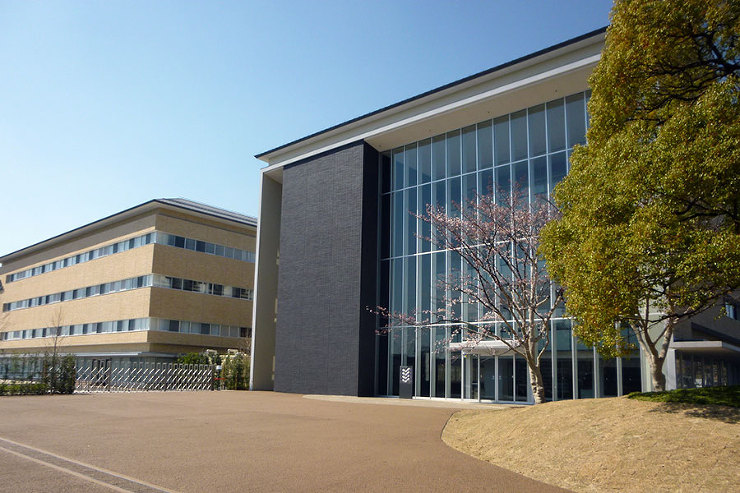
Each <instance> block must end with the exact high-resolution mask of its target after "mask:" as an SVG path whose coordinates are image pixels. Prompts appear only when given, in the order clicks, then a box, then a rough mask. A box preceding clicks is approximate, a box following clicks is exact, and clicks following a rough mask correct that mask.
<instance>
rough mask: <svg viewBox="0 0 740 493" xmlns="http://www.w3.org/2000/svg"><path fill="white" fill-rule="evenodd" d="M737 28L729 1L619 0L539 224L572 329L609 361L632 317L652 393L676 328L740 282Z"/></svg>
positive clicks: (737, 14)
mask: <svg viewBox="0 0 740 493" xmlns="http://www.w3.org/2000/svg"><path fill="white" fill-rule="evenodd" d="M739 27H740V2H738V1H736V0H724V1H723V0H662V1H661V0H618V1H617V2H615V5H614V9H613V11H612V24H611V26H610V27H609V29H608V30H607V34H606V46H605V48H604V51H603V52H602V57H601V61H600V62H599V64H598V66H597V67H596V69H595V71H594V73H593V75H592V76H591V78H590V79H589V83H590V85H591V88H592V91H593V94H592V97H591V99H590V101H589V105H588V109H589V113H590V115H591V126H590V128H589V130H588V136H587V137H588V139H587V145H586V146H583V147H580V148H577V149H576V150H575V151H574V153H573V156H572V158H571V166H572V169H571V172H570V174H569V175H568V177H567V178H566V179H565V180H564V181H563V182H562V183H561V184H560V185H559V186H558V187H557V188H556V190H555V200H556V202H557V204H558V206H559V207H560V209H561V211H562V218H561V219H559V220H557V221H554V222H552V223H551V224H550V225H549V226H548V227H547V228H546V229H545V231H544V232H543V246H542V253H543V254H544V255H545V257H546V259H547V262H548V269H549V270H550V272H551V273H552V274H553V276H554V277H555V278H556V279H557V280H559V281H560V282H561V284H562V285H563V286H564V287H565V288H566V304H567V309H568V312H569V313H570V314H572V315H573V316H575V317H576V320H577V322H578V323H577V324H576V328H575V329H574V330H575V331H576V335H578V336H579V337H580V338H581V339H582V340H584V341H585V342H587V343H592V344H595V345H596V346H597V348H598V349H599V350H600V352H601V353H602V354H604V355H606V356H614V355H617V354H620V353H623V352H624V351H626V350H628V349H629V348H628V347H627V345H626V344H625V341H624V339H623V336H622V330H621V328H622V327H623V326H625V325H628V326H629V327H630V328H631V329H632V330H633V331H634V333H635V335H636V336H637V340H638V341H639V343H640V345H641V346H642V348H643V350H644V353H645V355H646V356H647V359H648V362H649V364H650V370H651V377H652V381H653V387H654V388H655V389H659V390H660V389H663V388H664V387H665V377H664V375H663V373H662V367H663V362H664V360H665V356H666V354H667V351H668V347H669V344H670V341H671V338H672V335H673V332H674V329H675V326H676V324H677V323H678V322H680V321H681V320H682V319H684V318H687V317H690V316H693V315H695V314H697V313H699V312H701V311H704V310H706V309H708V308H710V307H712V306H713V305H714V304H715V303H716V301H717V299H718V298H721V297H723V296H728V295H730V294H731V293H733V292H734V291H736V290H737V289H738V287H739V286H740V101H739V100H738V97H739V96H740V94H739V92H738V89H739V87H740V86H739V83H740V78H739V76H740V53H739V48H740V46H739V45H738V41H739V39H738V38H739V34H738V32H739V29H738V28H739Z"/></svg>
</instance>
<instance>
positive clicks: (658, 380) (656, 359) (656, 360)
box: [645, 351, 665, 392]
mask: <svg viewBox="0 0 740 493" xmlns="http://www.w3.org/2000/svg"><path fill="white" fill-rule="evenodd" d="M645 354H647V359H648V363H649V365H650V378H651V379H652V381H653V391H654V392H662V391H664V390H665V375H663V363H665V358H661V357H660V356H658V355H654V354H652V353H651V352H650V351H646V352H645Z"/></svg>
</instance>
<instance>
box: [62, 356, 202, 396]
mask: <svg viewBox="0 0 740 493" xmlns="http://www.w3.org/2000/svg"><path fill="white" fill-rule="evenodd" d="M215 372H216V367H215V366H213V365H183V364H178V363H147V362H131V363H128V364H124V365H113V366H109V365H96V364H88V365H85V366H81V367H78V368H77V381H76V384H75V392H140V391H165V390H177V391H188V390H214V376H215Z"/></svg>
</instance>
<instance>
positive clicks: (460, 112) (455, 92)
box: [256, 28, 606, 177]
mask: <svg viewBox="0 0 740 493" xmlns="http://www.w3.org/2000/svg"><path fill="white" fill-rule="evenodd" d="M605 31H606V28H602V29H599V30H597V31H594V32H591V33H588V34H586V35H583V36H580V37H578V38H574V39H572V40H569V41H566V42H564V43H560V44H558V45H555V46H553V47H550V48H547V49H545V50H542V51H539V52H537V53H534V54H532V55H528V56H526V57H523V58H520V59H517V60H514V61H512V62H509V63H506V64H503V65H500V66H498V67H494V68H492V69H490V70H487V71H485V72H481V73H479V74H476V75H473V76H471V77H467V78H465V79H462V80H460V81H457V82H453V83H452V84H448V85H446V86H442V87H440V88H438V89H434V90H432V91H429V92H426V93H424V94H421V95H419V96H416V97H414V98H411V99H407V100H405V101H402V102H400V103H397V104H394V105H391V106H388V107H386V108H383V109H380V110H378V111H375V112H372V113H369V114H367V115H364V116H361V117H359V118H356V119H354V120H350V121H348V122H346V123H343V124H340V125H337V126H334V127H331V128H329V129H327V130H324V131H321V132H318V133H316V134H313V135H309V136H308V137H304V138H302V139H299V140H297V141H294V142H291V143H289V144H286V145H283V146H281V147H277V148H275V149H273V150H271V151H267V152H265V153H262V154H258V155H257V156H256V157H257V158H258V159H261V160H262V161H265V162H266V163H268V166H267V167H266V168H263V172H264V173H267V174H268V175H275V176H276V177H278V176H279V175H280V172H279V171H278V170H279V169H280V168H282V167H283V166H286V165H288V164H291V163H295V162H298V161H301V160H303V159H306V158H310V157H312V156H316V155H318V154H321V153H324V152H327V151H330V150H332V149H335V148H338V147H341V146H344V145H347V144H350V143H353V142H357V141H360V140H364V141H365V142H367V143H368V144H370V145H371V146H373V147H374V148H375V149H377V150H378V151H381V152H382V151H386V150H389V149H392V148H394V147H396V146H399V145H403V144H406V143H409V142H414V141H416V140H421V139H424V138H427V137H431V136H434V135H438V134H440V133H442V132H445V131H448V130H453V129H455V128H459V127H463V126H465V125H470V124H471V123H475V122H478V121H483V120H486V119H489V118H494V117H496V116H500V115H504V114H506V113H509V112H512V111H517V110H519V109H522V108H526V107H528V106H531V105H535V104H539V103H542V102H543V101H547V100H550V99H555V98H558V97H562V96H565V95H568V94H572V93H576V92H580V91H583V90H586V89H588V83H587V81H588V76H589V75H590V74H591V72H592V71H593V69H594V67H595V66H596V64H597V63H598V61H599V59H600V58H601V50H602V48H603V46H604V37H605ZM275 171H277V172H275Z"/></svg>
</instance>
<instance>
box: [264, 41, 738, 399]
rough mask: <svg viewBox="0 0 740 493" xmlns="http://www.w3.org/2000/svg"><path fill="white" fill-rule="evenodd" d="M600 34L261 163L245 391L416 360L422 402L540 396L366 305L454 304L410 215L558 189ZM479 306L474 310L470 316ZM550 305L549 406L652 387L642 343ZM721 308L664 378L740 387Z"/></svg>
mask: <svg viewBox="0 0 740 493" xmlns="http://www.w3.org/2000/svg"><path fill="white" fill-rule="evenodd" d="M604 36H605V29H599V30H597V31H594V32H591V33H588V34H585V35H583V36H579V37H577V38H574V39H571V40H569V41H566V42H564V43H560V44H558V45H555V46H552V47H550V48H547V49H544V50H542V51H539V52H536V53H533V54H531V55H528V56H525V57H523V58H520V59H517V60H514V61H512V62H509V63H505V64H503V65H500V66H498V67H494V68H492V69H490V70H486V71H484V72H481V73H478V74H475V75H473V76H470V77H467V78H464V79H462V80H459V81H456V82H453V83H450V84H447V85H445V86H442V87H439V88H437V89H434V90H431V91H428V92H425V93H423V94H420V95H418V96H415V97H412V98H410V99H407V100H405V101H401V102H400V103H397V104H393V105H391V106H388V107H385V108H381V109H379V110H377V111H373V112H372V113H369V114H366V115H363V116H361V117H358V118H355V119H353V120H350V121H348V122H345V123H342V124H339V125H336V126H334V127H331V128H328V129H326V130H323V131H320V132H317V133H315V134H312V135H309V136H307V137H304V138H302V139H299V140H296V141H294V142H290V143H288V144H285V145H283V146H280V147H277V148H275V149H272V150H270V151H267V152H264V153H262V154H259V155H258V156H256V157H257V158H259V159H261V160H263V161H265V162H266V163H267V166H266V167H265V168H263V169H262V173H261V187H262V188H261V206H260V212H259V228H258V240H257V243H258V248H257V272H256V279H255V283H256V287H257V289H256V298H255V305H254V306H255V310H254V322H253V326H254V328H255V332H254V339H253V353H252V375H251V379H252V387H253V388H255V389H264V390H267V389H274V390H276V391H284V392H301V393H321V394H346V395H360V396H367V395H378V396H384V395H387V396H392V395H398V393H399V384H398V382H399V368H400V367H402V366H410V367H412V368H413V369H414V382H413V390H414V395H415V396H417V397H429V398H464V399H474V400H486V401H488V400H490V401H496V402H531V401H532V397H531V391H530V386H529V384H528V380H527V379H528V372H527V370H526V365H525V363H524V361H523V359H522V358H520V357H517V356H515V355H513V354H511V353H510V352H498V353H496V354H492V353H490V352H489V351H476V350H475V348H473V349H470V350H466V351H464V350H463V349H462V348H463V347H464V346H465V345H462V344H456V342H458V341H457V340H456V339H455V337H454V336H453V335H452V333H451V332H450V330H451V327H449V326H435V327H425V328H417V327H413V326H411V327H400V328H395V329H393V330H391V331H390V333H382V332H379V331H378V330H377V328H378V326H377V324H378V321H377V320H376V317H375V316H374V315H373V314H372V312H371V311H369V310H368V308H373V307H376V306H384V307H390V309H391V310H393V311H397V312H403V313H411V312H413V311H414V310H415V309H420V310H428V309H430V308H432V309H434V308H435V307H440V304H441V306H444V298H445V297H444V293H439V284H438V280H439V279H443V278H444V277H445V276H449V275H450V274H451V273H452V272H454V271H455V270H459V269H460V259H459V258H458V257H456V256H455V255H454V254H453V253H452V252H449V251H433V250H432V248H431V246H430V245H429V243H428V242H425V241H423V240H421V239H420V238H419V236H418V235H417V232H419V233H422V236H423V233H424V231H423V230H422V228H423V227H424V226H425V224H424V223H422V222H421V221H420V220H418V219H416V218H415V217H414V216H413V215H412V214H410V213H409V212H411V213H413V212H416V211H424V210H426V206H427V205H428V204H439V205H443V206H444V205H446V206H447V207H448V210H450V209H449V208H451V207H453V205H452V204H453V203H455V202H457V203H460V200H461V198H466V197H473V196H474V194H475V192H478V191H480V192H484V191H486V190H487V189H488V188H489V187H490V186H495V187H504V188H506V187H511V186H512V184H518V185H519V186H521V187H522V188H523V189H526V190H528V191H529V193H530V194H531V196H534V195H535V194H549V193H550V192H551V191H552V189H553V187H554V186H555V185H556V184H557V183H558V181H559V180H561V179H562V178H563V177H564V176H565V175H566V174H567V172H568V166H569V163H568V161H569V160H568V157H569V155H570V152H571V150H572V148H573V146H575V145H577V144H583V143H585V134H586V129H587V127H588V114H587V112H586V103H587V101H588V98H589V87H588V77H589V75H590V74H591V72H592V70H593V69H594V67H595V66H596V64H597V62H598V61H599V58H600V54H601V50H602V48H603V46H604ZM480 315H481V314H480V313H478V309H477V308H473V309H468V310H467V311H466V313H465V314H464V316H465V317H466V319H467V321H468V322H473V323H475V321H476V320H478V318H477V317H479V316H480ZM556 315H557V318H556V319H555V320H554V321H553V322H552V326H551V330H552V334H551V335H552V337H551V341H552V344H551V346H550V348H549V349H548V350H547V352H546V354H545V357H544V360H543V373H544V374H545V379H546V385H547V398H548V399H571V398H589V397H599V396H617V395H622V394H626V393H628V392H631V391H635V390H641V389H645V390H647V389H648V388H649V386H650V381H649V378H648V372H647V371H646V362H645V360H644V359H643V358H641V357H640V354H639V353H637V352H636V353H635V354H633V355H632V356H631V357H625V358H617V359H611V360H604V359H602V358H601V357H599V355H598V354H597V353H596V351H595V350H594V348H592V347H587V346H584V345H583V344H582V343H580V342H579V341H578V340H577V339H576V338H574V337H573V335H572V332H571V321H570V320H569V319H568V318H565V317H564V316H563V311H562V310H560V312H558V313H557V314H556ZM716 317H717V314H711V315H709V314H708V316H707V317H705V319H704V322H706V324H707V325H706V326H701V325H700V324H688V325H687V328H685V329H684V330H682V331H679V333H678V334H677V339H679V338H681V337H684V338H686V339H689V340H686V341H677V342H676V343H675V344H674V351H673V354H672V355H671V358H672V360H671V361H670V362H669V363H668V364H667V365H666V367H667V369H666V372H667V373H668V384H669V386H671V385H672V386H676V385H677V384H678V385H706V384H708V383H714V384H717V383H733V382H738V381H739V380H738V356H739V355H740V323H739V322H737V320H731V319H730V318H729V317H724V318H723V320H722V321H721V325H722V330H713V329H711V326H713V325H717V324H715V323H713V322H711V320H714V319H715V318H716ZM720 318H722V317H721V316H720ZM702 328H703V329H704V330H702ZM457 337H458V338H459V336H457ZM710 339H711V340H710ZM676 354H679V355H680V356H681V357H680V358H679V357H675V355H676ZM677 362H678V363H677Z"/></svg>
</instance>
